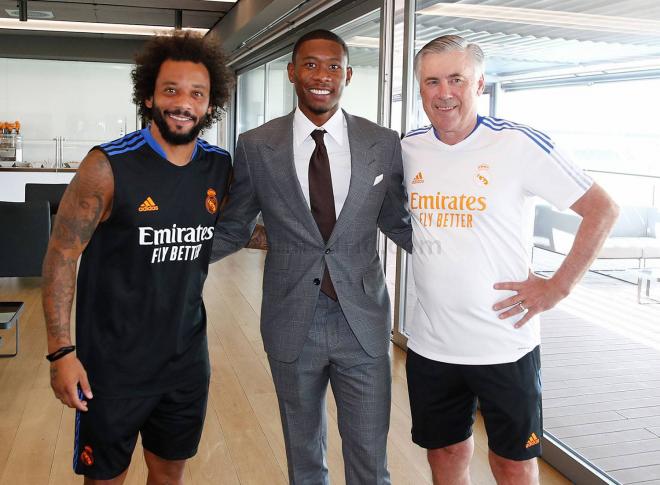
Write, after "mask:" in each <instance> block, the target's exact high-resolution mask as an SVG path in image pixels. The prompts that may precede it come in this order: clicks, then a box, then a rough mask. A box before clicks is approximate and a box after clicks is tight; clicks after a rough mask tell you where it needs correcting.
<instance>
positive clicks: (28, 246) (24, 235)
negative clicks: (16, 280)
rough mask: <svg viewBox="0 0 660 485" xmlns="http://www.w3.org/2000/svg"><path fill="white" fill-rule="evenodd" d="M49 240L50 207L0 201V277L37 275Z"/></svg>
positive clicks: (41, 204) (39, 273)
mask: <svg viewBox="0 0 660 485" xmlns="http://www.w3.org/2000/svg"><path fill="white" fill-rule="evenodd" d="M49 238H50V204H49V203H48V202H47V201H45V200H38V201H34V202H0V277H13V276H41V264H42V263H43V260H44V256H45V255H46V248H47V247H48V239H49Z"/></svg>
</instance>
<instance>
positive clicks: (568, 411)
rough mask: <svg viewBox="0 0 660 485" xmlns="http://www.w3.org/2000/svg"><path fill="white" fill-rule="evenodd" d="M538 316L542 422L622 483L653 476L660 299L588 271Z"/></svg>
mask: <svg viewBox="0 0 660 485" xmlns="http://www.w3.org/2000/svg"><path fill="white" fill-rule="evenodd" d="M542 322H543V323H542V326H541V329H542V330H541V332H542V342H543V345H542V346H541V351H542V365H543V408H544V427H545V429H546V430H547V431H549V432H551V433H552V434H553V435H555V436H556V437H557V438H559V439H561V440H562V441H563V442H564V443H566V444H567V445H569V446H570V447H571V448H573V449H574V450H576V451H577V452H578V453H580V454H581V455H582V456H584V457H586V458H587V459H589V460H590V461H591V462H592V463H593V464H595V465H596V466H598V467H599V468H601V469H602V470H604V471H606V472H607V473H608V474H610V475H611V476H612V477H614V478H615V479H616V480H618V481H619V482H621V483H624V484H632V483H648V484H651V483H654V484H658V483H660V304H645V305H640V304H639V303H638V302H637V287H636V286H635V285H632V284H629V283H624V282H621V281H618V280H615V279H613V278H609V277H606V276H602V275H599V274H597V273H588V274H587V276H586V277H585V279H584V280H583V282H582V283H581V284H580V285H579V286H578V287H577V288H576V289H575V290H574V292H573V293H572V294H571V295H570V296H569V297H568V298H567V299H566V300H564V301H563V302H561V303H560V304H559V305H558V307H557V308H556V309H553V310H551V311H549V312H547V313H546V314H545V315H544V316H543V318H542Z"/></svg>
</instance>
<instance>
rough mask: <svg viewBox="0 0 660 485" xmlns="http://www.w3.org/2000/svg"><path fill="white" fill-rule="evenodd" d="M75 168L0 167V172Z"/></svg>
mask: <svg viewBox="0 0 660 485" xmlns="http://www.w3.org/2000/svg"><path fill="white" fill-rule="evenodd" d="M77 170H78V169H77V168H50V167H49V168H41V167H0V172H38V173H41V172H51V173H58V172H59V173H61V172H74V173H75V172H76V171H77Z"/></svg>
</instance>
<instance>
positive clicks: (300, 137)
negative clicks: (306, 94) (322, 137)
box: [293, 107, 346, 147]
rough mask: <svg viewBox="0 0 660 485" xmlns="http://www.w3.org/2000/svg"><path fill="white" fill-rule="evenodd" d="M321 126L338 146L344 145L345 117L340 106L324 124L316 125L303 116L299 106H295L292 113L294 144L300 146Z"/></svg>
mask: <svg viewBox="0 0 660 485" xmlns="http://www.w3.org/2000/svg"><path fill="white" fill-rule="evenodd" d="M321 128H322V129H324V130H325V131H327V132H328V135H330V136H331V137H332V138H333V139H334V140H335V142H336V143H337V144H338V145H339V146H343V145H344V140H345V138H346V135H345V132H346V118H345V117H344V112H343V111H342V110H341V108H339V109H338V110H337V111H336V112H335V114H333V115H332V116H331V117H330V119H329V120H328V121H326V122H325V124H324V125H322V126H316V125H315V124H314V123H312V122H311V121H310V119H309V118H307V116H305V114H304V113H303V112H302V111H301V110H300V108H298V107H296V111H295V112H294V114H293V135H294V136H293V139H294V143H295V146H297V147H298V146H300V145H301V144H302V143H303V142H304V141H305V140H306V139H307V138H308V137H310V135H311V133H312V131H314V130H317V129H321Z"/></svg>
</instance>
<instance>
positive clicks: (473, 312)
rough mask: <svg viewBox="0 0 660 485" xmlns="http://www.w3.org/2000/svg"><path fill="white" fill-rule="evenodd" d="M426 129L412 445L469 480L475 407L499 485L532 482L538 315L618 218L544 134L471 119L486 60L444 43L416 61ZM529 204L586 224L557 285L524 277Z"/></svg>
mask: <svg viewBox="0 0 660 485" xmlns="http://www.w3.org/2000/svg"><path fill="white" fill-rule="evenodd" d="M415 74H416V76H417V79H418V80H419V85H420V92H421V96H422V102H423V105H424V110H425V111H426V114H427V115H428V117H429V119H430V120H431V123H432V125H431V126H429V127H427V128H421V129H418V130H413V131H411V132H410V133H408V135H407V136H406V137H405V138H404V139H403V142H402V147H403V158H404V174H405V182H406V185H407V189H408V197H409V204H410V212H411V215H412V221H413V245H414V247H415V252H414V253H413V270H414V276H415V285H416V290H417V295H418V296H417V298H418V302H417V306H416V309H415V313H414V316H413V318H412V321H411V325H410V328H409V329H408V330H409V333H410V339H409V341H408V360H407V366H406V367H407V373H408V388H409V395H410V404H411V410H412V418H413V427H412V435H413V441H414V442H415V443H417V444H419V445H420V446H422V447H424V448H426V449H427V450H428V460H429V463H430V465H431V470H432V472H433V480H434V484H436V485H438V484H452V485H457V484H469V483H470V477H469V470H468V465H469V462H470V459H471V457H472V452H473V448H474V443H473V440H472V437H471V436H472V424H473V422H474V416H475V411H476V403H477V398H478V399H479V402H480V406H481V412H482V415H483V417H484V420H485V424H486V430H487V433H488V445H489V449H490V450H489V461H490V465H491V469H492V471H493V474H494V475H495V478H496V480H497V482H498V483H500V484H504V483H506V484H534V483H538V467H537V464H536V457H537V456H539V455H540V452H541V447H540V438H541V436H542V432H543V424H542V411H541V375H540V353H539V344H540V332H539V317H538V314H539V313H541V312H543V311H545V310H548V309H549V308H552V307H553V306H555V305H556V304H557V303H558V302H559V301H560V300H561V299H562V298H564V297H566V296H567V295H568V294H569V292H570V291H571V289H572V288H573V287H574V286H575V284H576V283H577V282H578V281H579V279H580V278H581V277H582V275H583V274H584V272H585V271H586V270H587V269H588V268H589V265H590V264H591V262H592V261H593V259H594V258H595V256H596V254H597V252H598V250H599V248H600V247H601V245H602V243H603V241H604V240H605V238H606V237H607V234H608V233H609V231H610V229H611V227H612V225H613V224H614V221H615V220H616V217H617V213H618V208H617V206H616V204H614V202H613V201H612V200H611V199H610V197H609V196H608V195H607V194H606V193H605V191H604V190H603V189H602V188H601V187H599V186H598V185H597V184H595V183H594V182H593V181H592V180H591V178H590V177H589V176H588V175H586V174H585V173H584V172H583V171H582V170H581V169H580V168H578V167H577V166H576V165H575V164H574V163H573V162H572V161H571V160H569V159H568V157H567V156H566V154H565V153H564V152H562V151H561V150H560V149H558V148H557V147H556V146H555V144H554V143H553V141H552V140H551V139H550V138H549V137H548V136H547V135H544V134H543V133H541V132H539V131H537V130H534V129H532V128H529V127H527V126H524V125H519V124H516V123H513V122H510V121H506V120H501V119H497V118H490V117H481V116H478V115H477V97H478V96H479V95H481V93H482V92H483V90H484V59H483V52H482V50H481V49H480V48H479V46H477V45H476V44H469V43H468V42H467V41H466V40H464V39H462V38H461V37H458V36H453V35H450V36H443V37H439V38H437V39H435V40H433V41H431V42H429V43H428V44H427V45H426V46H424V47H423V48H422V50H421V51H420V52H419V53H418V54H417V56H416V58H415ZM533 196H540V197H541V198H543V199H545V200H547V201H548V202H550V203H552V204H553V205H555V206H556V207H557V208H559V209H566V208H568V207H570V208H571V209H573V210H574V211H575V212H577V213H578V214H579V215H581V216H582V217H583V220H582V223H581V225H580V229H579V231H578V233H577V235H576V237H575V242H574V244H573V248H572V250H571V251H570V253H569V254H568V255H567V256H566V259H565V260H564V262H563V264H562V265H561V267H560V268H559V269H558V270H557V272H556V273H555V274H554V275H553V276H552V278H550V279H544V278H540V277H538V276H536V275H534V274H533V273H531V272H530V269H529V268H530V260H531V256H530V252H531V245H532V244H531V243H532V227H533V226H532V224H533V217H534V207H533V201H532V198H533Z"/></svg>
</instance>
